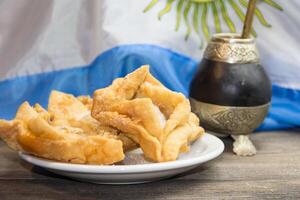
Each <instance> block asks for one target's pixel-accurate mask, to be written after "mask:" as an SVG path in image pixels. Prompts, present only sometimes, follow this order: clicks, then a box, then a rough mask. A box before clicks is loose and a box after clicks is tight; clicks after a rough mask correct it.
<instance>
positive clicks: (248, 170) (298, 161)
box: [0, 131, 300, 200]
mask: <svg viewBox="0 0 300 200" xmlns="http://www.w3.org/2000/svg"><path fill="white" fill-rule="evenodd" d="M252 138H253V141H254V143H255V144H256V146H257V148H258V154H257V155H256V156H254V157H237V156H235V155H233V154H232V152H231V151H232V144H231V143H232V141H231V140H230V139H229V138H226V139H223V141H224V142H225V146H226V149H225V152H224V153H223V154H222V155H221V156H220V157H219V158H218V159H216V160H214V161H212V162H209V163H207V164H204V165H202V166H200V167H198V168H196V169H194V170H192V171H189V172H187V173H185V174H182V175H179V176H177V177H175V178H171V179H168V180H164V181H159V182H155V183H148V184H142V185H119V186H111V185H96V184H89V183H81V182H77V181H72V180H70V179H67V178H64V177H62V176H58V175H55V174H52V173H50V172H47V171H45V170H43V169H41V168H39V167H32V166H31V165H30V164H27V163H25V162H23V161H21V160H20V159H19V157H18V155H17V154H16V153H15V152H13V151H12V150H10V149H8V148H7V147H6V146H5V145H4V144H3V143H2V142H1V143H0V199H1V200H2V199H12V200H13V199H30V200H31V199H64V200H65V199H87V200H88V199H95V198H97V199H117V200H118V199H122V200H126V199H143V200H148V199H149V200H150V199H178V200H179V199H180V200H181V199H183V200H184V199H188V200H193V199H200V198H201V199H240V198H245V199H300V132H298V131H289V132H286V131H281V132H264V133H256V134H254V135H253V136H252Z"/></svg>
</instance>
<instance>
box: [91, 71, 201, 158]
mask: <svg viewBox="0 0 300 200" xmlns="http://www.w3.org/2000/svg"><path fill="white" fill-rule="evenodd" d="M92 116H93V117H94V118H95V119H97V120H98V121H99V122H100V123H101V124H104V125H108V126H112V127H115V128H117V129H119V130H121V131H122V132H124V133H125V134H126V135H128V137H130V138H132V139H133V140H134V141H135V142H137V143H138V144H140V146H141V148H142V150H143V152H144V155H145V156H146V157H147V158H149V159H151V160H154V161H158V162H163V161H170V160H175V159H176V158H177V157H178V155H179V153H180V152H181V151H187V150H188V144H189V143H190V142H192V141H194V140H196V139H197V138H198V137H200V136H201V135H202V134H203V133H204V130H203V129H202V128H201V127H199V119H198V118H197V117H196V116H195V115H194V114H193V113H191V108H190V103H189V101H188V100H187V99H186V98H185V97H184V95H182V94H181V93H177V92H173V91H170V90H169V89H167V88H166V87H164V86H163V85H162V84H161V83H160V82H159V81H158V80H156V79H155V78H154V77H153V76H152V75H151V74H150V72H149V67H148V66H142V67H141V68H139V69H138V70H136V71H134V72H133V73H131V74H128V75H127V76H126V77H125V78H118V79H116V80H114V81H113V83H112V85H110V86H109V87H107V88H103V89H99V90H96V91H95V93H94V100H93V108H92Z"/></svg>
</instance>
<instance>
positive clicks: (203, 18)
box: [201, 3, 210, 41]
mask: <svg viewBox="0 0 300 200" xmlns="http://www.w3.org/2000/svg"><path fill="white" fill-rule="evenodd" d="M206 20H207V3H204V4H203V9H202V16H201V27H202V32H203V34H204V37H205V39H206V41H209V40H210V33H209V29H208V26H207V21H206Z"/></svg>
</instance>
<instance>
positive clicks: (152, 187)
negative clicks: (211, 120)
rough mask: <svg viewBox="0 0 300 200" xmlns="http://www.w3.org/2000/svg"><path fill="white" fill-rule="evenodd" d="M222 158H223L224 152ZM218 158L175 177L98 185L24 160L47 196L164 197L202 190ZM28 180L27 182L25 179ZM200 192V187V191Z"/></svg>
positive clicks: (34, 185)
mask: <svg viewBox="0 0 300 200" xmlns="http://www.w3.org/2000/svg"><path fill="white" fill-rule="evenodd" d="M222 140H223V141H224V143H225V146H226V148H225V152H232V140H231V139H230V138H223V139H222ZM219 159H222V156H220V158H219ZM217 160H218V159H217ZM214 162H216V161H212V162H209V163H206V164H203V165H201V166H199V167H197V168H195V169H193V170H190V171H188V172H185V173H183V174H180V175H177V176H175V177H172V178H169V179H166V180H162V181H158V182H152V183H145V184H136V185H97V184H92V183H83V182H79V181H75V180H72V179H70V178H67V177H64V176H61V175H57V174H54V173H52V172H49V171H47V170H44V169H43V168H40V167H36V166H32V165H30V164H28V163H26V162H23V161H21V163H20V164H21V165H22V167H24V168H26V169H27V170H31V171H32V177H33V179H31V180H27V184H28V185H30V186H28V187H30V188H34V189H35V190H36V191H33V193H34V192H36V194H32V195H40V194H39V191H43V193H46V194H45V195H46V196H45V197H47V198H51V199H52V198H54V199H64V200H65V199H72V200H73V199H95V198H97V199H116V200H118V199H120V200H125V199H143V200H148V199H149V200H150V199H164V198H176V197H177V196H179V195H180V196H181V197H182V196H185V197H186V198H188V197H189V195H190V191H191V190H193V191H194V192H195V191H196V192H198V190H199V189H201V187H202V185H204V184H205V182H207V181H208V180H207V179H208V177H209V176H207V175H206V173H207V172H206V171H207V170H209V169H210V168H211V165H213V164H214ZM25 184H26V183H25ZM199 192H200V191H199Z"/></svg>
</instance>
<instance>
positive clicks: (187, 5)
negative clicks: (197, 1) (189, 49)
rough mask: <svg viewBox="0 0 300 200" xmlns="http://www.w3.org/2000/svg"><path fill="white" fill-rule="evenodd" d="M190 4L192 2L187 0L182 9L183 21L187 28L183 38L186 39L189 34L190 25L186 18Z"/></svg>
mask: <svg viewBox="0 0 300 200" xmlns="http://www.w3.org/2000/svg"><path fill="white" fill-rule="evenodd" d="M191 6H192V2H191V1H188V3H187V4H186V6H185V8H184V11H183V18H184V22H185V25H186V28H187V31H186V34H185V40H188V38H189V36H190V34H191V26H190V23H189V19H188V15H189V11H190V9H191Z"/></svg>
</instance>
